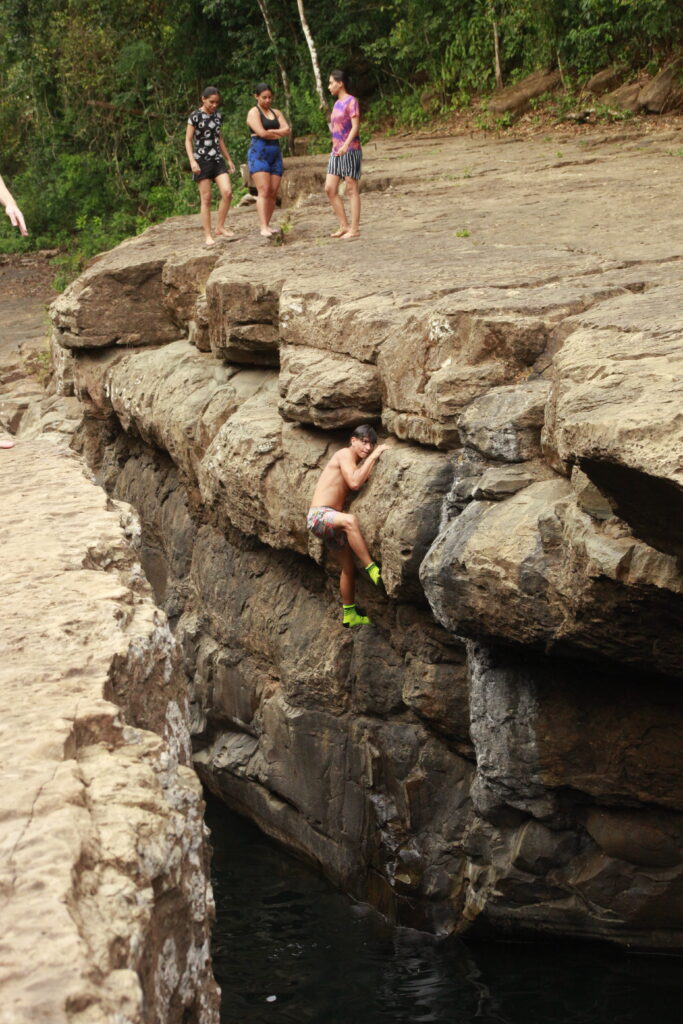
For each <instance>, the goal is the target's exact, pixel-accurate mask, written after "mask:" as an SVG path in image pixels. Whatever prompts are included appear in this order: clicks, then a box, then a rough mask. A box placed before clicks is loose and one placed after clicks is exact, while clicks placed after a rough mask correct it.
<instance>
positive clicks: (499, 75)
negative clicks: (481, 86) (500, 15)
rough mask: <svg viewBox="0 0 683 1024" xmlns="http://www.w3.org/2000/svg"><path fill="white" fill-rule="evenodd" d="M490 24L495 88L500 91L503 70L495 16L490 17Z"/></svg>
mask: <svg viewBox="0 0 683 1024" xmlns="http://www.w3.org/2000/svg"><path fill="white" fill-rule="evenodd" d="M491 22H492V24H493V49H494V53H495V57H496V87H497V88H498V89H502V88H503V69H502V68H501V66H500V33H499V31H498V22H497V21H496V19H495V15H494V16H493V17H492V19H491Z"/></svg>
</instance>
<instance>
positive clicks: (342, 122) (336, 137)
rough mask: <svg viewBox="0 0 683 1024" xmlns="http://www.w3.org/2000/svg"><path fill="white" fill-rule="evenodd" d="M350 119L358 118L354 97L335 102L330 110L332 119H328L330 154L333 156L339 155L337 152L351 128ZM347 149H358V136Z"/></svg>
mask: <svg viewBox="0 0 683 1024" xmlns="http://www.w3.org/2000/svg"><path fill="white" fill-rule="evenodd" d="M352 117H360V110H359V109H358V100H357V99H356V97H355V96H347V97H346V99H345V100H337V102H336V103H335V105H334V107H333V108H332V117H331V118H330V131H331V132H332V153H333V155H334V156H336V155H337V154H338V153H339V150H340V149H341V147H342V146H343V145H344V142H345V141H346V137H347V135H348V134H349V132H350V131H351V129H352V127H353V125H352V124H351V118H352ZM349 149H360V139H359V138H358V136H356V138H355V139H353V141H352V142H350V143H349Z"/></svg>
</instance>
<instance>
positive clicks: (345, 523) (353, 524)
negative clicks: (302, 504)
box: [332, 512, 372, 568]
mask: <svg viewBox="0 0 683 1024" xmlns="http://www.w3.org/2000/svg"><path fill="white" fill-rule="evenodd" d="M332 525H333V526H336V527H337V529H339V530H343V531H344V533H345V534H346V539H347V540H348V542H349V546H350V548H351V550H352V551H353V553H354V555H356V556H357V557H358V558H359V559H360V564H361V565H362V566H363V568H365V567H366V566H368V565H370V562H371V561H372V558H371V557H370V552H369V551H368V547H367V544H366V543H365V540H364V539H363V534H362V533H361V532H360V526H359V525H358V519H357V518H356V516H354V515H353V514H352V513H350V512H335V514H334V522H333V524H332Z"/></svg>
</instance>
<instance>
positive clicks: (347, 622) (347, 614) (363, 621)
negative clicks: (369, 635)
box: [342, 604, 371, 629]
mask: <svg viewBox="0 0 683 1024" xmlns="http://www.w3.org/2000/svg"><path fill="white" fill-rule="evenodd" d="M343 608H344V619H343V622H342V625H344V626H348V627H349V629H350V628H352V627H353V626H369V625H371V622H370V619H369V618H368V617H367V615H363V613H362V611H361V609H359V608H356V606H355V604H345V605H343Z"/></svg>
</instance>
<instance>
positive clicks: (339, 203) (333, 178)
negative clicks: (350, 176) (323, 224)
mask: <svg viewBox="0 0 683 1024" xmlns="http://www.w3.org/2000/svg"><path fill="white" fill-rule="evenodd" d="M339 182H340V178H339V177H338V176H337V175H336V174H328V175H327V177H326V178H325V192H326V194H327V198H328V199H329V201H330V205H331V207H332V209H333V210H334V214H335V216H336V218H337V220H338V221H339V231H335V232H334V233H333V234H332V238H341V236H342V235H345V234H346V232H347V231H348V230H349V222H348V220H347V218H346V210H345V209H344V203H343V200H342V197H341V196H340V195H339Z"/></svg>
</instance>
